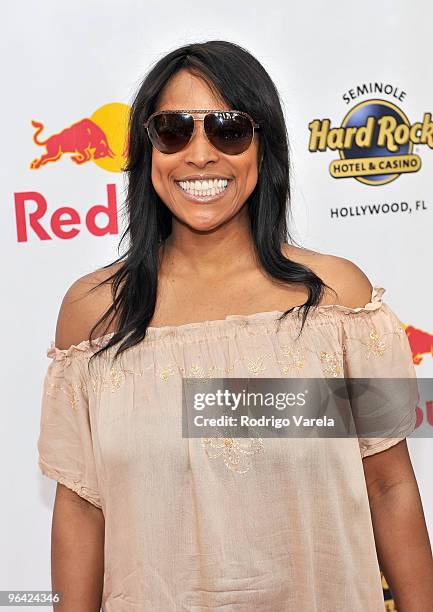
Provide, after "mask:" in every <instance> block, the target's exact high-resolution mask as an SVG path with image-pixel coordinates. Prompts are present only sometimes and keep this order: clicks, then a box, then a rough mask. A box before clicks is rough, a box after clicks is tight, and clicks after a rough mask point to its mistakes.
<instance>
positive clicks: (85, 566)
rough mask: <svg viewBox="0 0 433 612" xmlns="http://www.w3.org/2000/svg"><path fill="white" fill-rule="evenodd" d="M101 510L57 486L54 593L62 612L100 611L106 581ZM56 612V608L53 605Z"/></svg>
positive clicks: (53, 540) (53, 569) (53, 543)
mask: <svg viewBox="0 0 433 612" xmlns="http://www.w3.org/2000/svg"><path fill="white" fill-rule="evenodd" d="M104 525H105V521H104V515H103V513H102V510H100V509H99V508H96V506H94V505H93V504H91V503H90V502H88V501H87V500H85V499H83V498H82V497H80V496H79V495H78V494H77V493H75V492H74V491H72V490H71V489H68V488H67V487H65V486H63V485H61V484H57V491H56V498H55V502H54V510H53V522H52V533H51V580H52V590H53V591H56V592H59V593H61V594H62V603H61V604H60V606H59V609H60V610H62V612H99V611H100V609H101V598H102V588H103V581H104ZM54 609H57V606H54Z"/></svg>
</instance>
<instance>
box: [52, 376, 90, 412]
mask: <svg viewBox="0 0 433 612" xmlns="http://www.w3.org/2000/svg"><path fill="white" fill-rule="evenodd" d="M56 390H58V391H61V392H62V393H64V394H65V395H66V397H67V399H68V402H69V403H70V405H71V408H72V409H73V410H76V409H77V405H78V401H79V395H78V392H77V391H78V390H80V391H86V390H87V389H86V387H85V385H83V384H79V385H78V384H74V385H59V384H57V383H50V382H48V383H47V390H46V392H45V395H46V396H48V397H54V398H57V392H56Z"/></svg>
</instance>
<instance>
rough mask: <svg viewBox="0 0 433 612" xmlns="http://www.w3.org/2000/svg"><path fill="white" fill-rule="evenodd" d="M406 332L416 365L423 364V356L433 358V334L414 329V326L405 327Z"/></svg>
mask: <svg viewBox="0 0 433 612" xmlns="http://www.w3.org/2000/svg"><path fill="white" fill-rule="evenodd" d="M404 330H405V332H406V335H407V338H408V340H409V344H410V348H411V351H412V358H413V362H414V364H415V365H419V364H420V363H421V362H422V360H423V355H432V356H433V334H429V333H428V332H425V331H423V330H421V329H418V328H417V327H413V325H404Z"/></svg>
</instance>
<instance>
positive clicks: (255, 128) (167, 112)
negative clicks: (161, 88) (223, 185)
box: [143, 108, 260, 157]
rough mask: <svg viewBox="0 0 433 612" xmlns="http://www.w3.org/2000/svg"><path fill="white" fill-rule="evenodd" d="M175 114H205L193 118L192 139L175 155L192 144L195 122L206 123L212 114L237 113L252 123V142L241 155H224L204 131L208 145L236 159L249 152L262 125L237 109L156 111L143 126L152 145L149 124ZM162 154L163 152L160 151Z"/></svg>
mask: <svg viewBox="0 0 433 612" xmlns="http://www.w3.org/2000/svg"><path fill="white" fill-rule="evenodd" d="M173 113H176V114H178V115H185V114H187V115H191V116H192V115H193V113H194V114H201V115H203V114H204V117H200V118H199V117H193V120H194V129H193V131H192V133H191V136H190V139H189V140H188V142H187V143H186V144H185V145H184V146H183V147H182V148H181V149H179V150H178V151H175V153H179V152H180V151H182V150H183V149H185V148H186V147H187V146H188V145H189V143H190V142H191V140H192V138H193V136H194V134H195V122H196V121H204V120H205V117H206V116H207V115H210V114H212V113H237V114H238V115H243V116H244V117H247V119H248V120H249V121H250V123H251V126H252V128H253V133H252V135H251V142H250V144H249V145H248V148H247V149H245V151H241V152H240V153H224V151H221V150H220V149H218V147H216V146H215V145H213V144H212V143H211V141H210V140H209V138H208V136H207V134H206V130H203V133H204V135H205V138H206V140H207V141H208V143H209V144H210V145H211V146H212V147H214V149H216V150H217V151H218V152H219V153H223V155H230V157H235V156H236V155H242V154H243V153H246V152H247V151H248V149H249V148H250V146H251V144H252V143H253V140H254V132H255V131H256V130H259V129H260V124H259V123H256V122H255V121H254V119H253V118H252V117H251V116H250V115H249V114H248V113H246V112H244V111H238V110H235V109H230V110H222V109H221V108H216V109H209V108H204V109H184V110H179V109H174V110H162V111H155V112H154V113H152V114H151V115H150V117H148V119H147V120H146V121H145V123H144V124H143V126H144V128H145V129H146V130H147V135H148V137H149V140H150V142H151V143H152V140H151V138H150V136H149V122H150V121H151V119H153V117H155V116H156V115H166V114H173ZM152 145H153V143H152ZM153 146H155V145H153ZM155 148H156V149H157V150H158V151H159V149H158V148H157V147H155ZM160 153H162V151H160ZM164 155H174V154H173V153H164Z"/></svg>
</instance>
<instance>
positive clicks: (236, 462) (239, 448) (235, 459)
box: [201, 438, 265, 474]
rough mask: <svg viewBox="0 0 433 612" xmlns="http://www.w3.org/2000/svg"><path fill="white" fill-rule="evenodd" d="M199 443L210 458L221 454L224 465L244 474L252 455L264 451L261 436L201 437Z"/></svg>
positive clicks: (249, 466) (248, 467)
mask: <svg viewBox="0 0 433 612" xmlns="http://www.w3.org/2000/svg"><path fill="white" fill-rule="evenodd" d="M201 444H202V446H203V448H204V449H205V451H206V454H207V455H208V457H209V458H210V459H216V458H217V457H220V456H222V458H223V461H224V464H225V466H226V467H227V468H228V469H229V470H231V471H232V472H236V473H237V474H245V473H246V472H248V470H249V469H250V468H251V466H252V460H251V457H252V455H254V454H256V453H260V452H264V450H265V449H264V444H263V440H262V438H202V439H201Z"/></svg>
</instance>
